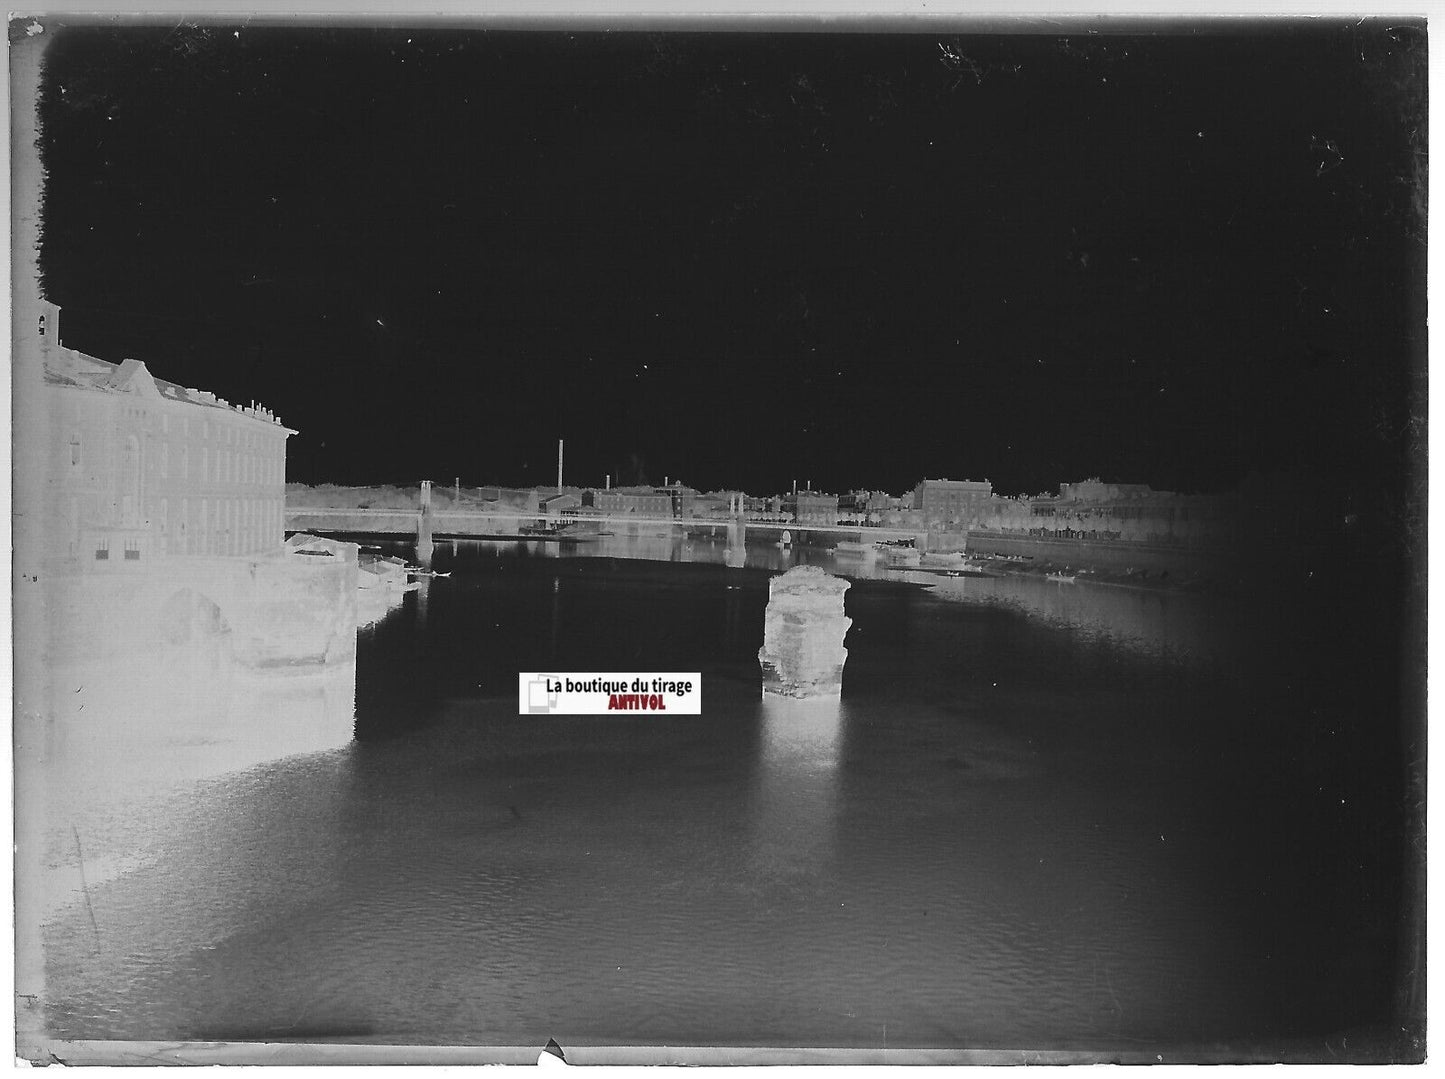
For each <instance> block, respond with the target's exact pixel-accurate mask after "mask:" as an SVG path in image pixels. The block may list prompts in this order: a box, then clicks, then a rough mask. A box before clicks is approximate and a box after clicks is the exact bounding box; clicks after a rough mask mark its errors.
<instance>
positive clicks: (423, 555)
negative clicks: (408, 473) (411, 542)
mask: <svg viewBox="0 0 1445 1079" xmlns="http://www.w3.org/2000/svg"><path fill="white" fill-rule="evenodd" d="M431 532H432V519H431V480H422V481H421V510H420V511H419V512H418V513H417V515H416V557H417V561H418V562H420V563H421V564H422V565H423V566H428V567H430V566H431V560H432V555H433V554H435V553H436V545H435V544H434V543H432V538H431Z"/></svg>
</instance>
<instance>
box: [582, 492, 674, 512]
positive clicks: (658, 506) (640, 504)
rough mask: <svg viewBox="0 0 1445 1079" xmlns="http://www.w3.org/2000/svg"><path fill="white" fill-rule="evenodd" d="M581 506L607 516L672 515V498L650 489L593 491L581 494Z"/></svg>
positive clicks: (667, 494) (665, 493) (669, 495)
mask: <svg viewBox="0 0 1445 1079" xmlns="http://www.w3.org/2000/svg"><path fill="white" fill-rule="evenodd" d="M589 496H590V498H591V501H590V502H589V501H588V498H589ZM582 504H583V505H584V506H588V505H590V506H593V507H595V508H597V509H599V510H601V511H602V512H603V513H608V514H612V513H616V514H632V515H633V516H637V517H671V516H672V515H673V509H672V506H673V496H672V495H671V494H669V493H667V492H666V491H658V490H656V489H655V488H652V487H611V488H607V489H606V490H601V491H598V490H595V489H594V490H591V491H587V492H584V493H583V497H582Z"/></svg>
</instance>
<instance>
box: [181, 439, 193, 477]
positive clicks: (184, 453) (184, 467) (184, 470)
mask: <svg viewBox="0 0 1445 1079" xmlns="http://www.w3.org/2000/svg"><path fill="white" fill-rule="evenodd" d="M190 473H191V454H190V450H189V449H188V448H187V447H185V446H182V447H181V479H183V480H184V479H188V478H189V477H190Z"/></svg>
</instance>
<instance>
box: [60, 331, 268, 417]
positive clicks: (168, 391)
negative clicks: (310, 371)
mask: <svg viewBox="0 0 1445 1079" xmlns="http://www.w3.org/2000/svg"><path fill="white" fill-rule="evenodd" d="M45 382H46V384H47V385H51V386H68V387H72V388H75V389H82V390H92V391H96V392H99V393H125V394H132V395H135V396H138V397H143V398H149V399H150V400H155V401H173V402H175V403H177V404H183V405H194V406H195V407H197V408H205V409H216V410H220V411H223V412H226V413H227V414H229V415H233V416H234V415H240V416H243V417H245V418H247V419H251V420H256V421H258V422H261V423H265V424H268V425H271V426H275V427H280V428H281V429H282V430H283V431H285V432H286V433H288V434H292V435H294V434H296V431H295V430H293V429H292V428H290V427H287V426H286V425H285V424H283V423H282V422H281V421H280V420H279V419H277V418H276V417H275V416H274V415H273V414H272V413H271V412H270V411H269V410H267V409H265V408H262V407H260V406H257V405H254V404H253V405H251V406H250V407H245V406H242V405H233V404H231V403H230V402H229V401H227V400H225V399H224V398H220V397H217V396H216V395H215V394H214V393H209V392H207V391H205V390H193V389H191V388H189V387H187V386H181V385H178V384H177V383H174V382H167V381H166V380H164V379H160V378H156V377H155V376H154V375H152V374H151V373H150V371H149V370H148V369H147V368H146V365H145V364H144V363H142V362H141V361H140V360H126V361H124V362H123V363H118V364H116V363H111V362H110V361H109V360H102V359H98V358H96V357H95V356H88V355H86V354H85V353H84V352H80V351H78V350H77V349H73V348H65V347H64V346H61V345H55V346H51V347H50V348H47V349H46V350H45Z"/></svg>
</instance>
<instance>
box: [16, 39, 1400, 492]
mask: <svg viewBox="0 0 1445 1079" xmlns="http://www.w3.org/2000/svg"><path fill="white" fill-rule="evenodd" d="M1232 26H1233V29H1232V30H1230V31H1229V32H1225V30H1224V26H1223V24H1207V23H1194V24H1157V25H1154V26H1153V27H1149V28H1147V31H1148V32H1144V31H1141V30H1140V29H1139V28H1137V27H1136V28H1135V32H1133V33H1131V34H1120V35H1090V34H1088V33H1086V32H1084V31H1083V29H1082V25H1075V26H1072V27H1071V26H1069V25H1067V24H1065V25H1063V27H1062V29H1061V30H1057V31H1055V32H1051V33H1048V34H1043V33H1035V34H1017V35H1000V34H978V33H970V32H969V29H970V28H969V27H968V26H967V25H965V24H960V25H959V26H958V27H957V29H958V30H959V32H958V33H957V34H953V33H948V34H942V33H939V32H938V30H937V29H936V28H935V29H934V30H933V32H930V33H928V34H918V33H876V32H875V33H852V34H848V33H843V34H827V35H823V34H817V33H711V34H702V33H676V32H663V33H643V32H619V33H611V34H604V33H597V32H590V33H582V32H579V33H575V34H569V33H561V32H522V31H497V30H492V31H480V30H467V29H455V28H449V29H441V28H438V27H435V26H433V27H430V28H426V27H423V28H418V29H411V30H408V29H404V28H403V29H397V28H395V27H389V28H385V29H375V28H364V27H356V26H352V27H336V26H332V27H329V28H328V27H320V28H314V29H305V28H295V27H291V28H285V29H281V28H270V29H268V28H258V27H255V26H245V27H241V26H221V25H219V24H213V25H207V26H203V27H182V28H176V27H144V26H130V27H117V26H114V25H111V26H107V27H103V28H99V27H97V28H86V27H71V28H68V29H64V30H61V31H60V32H59V33H58V34H57V36H56V40H55V42H54V43H53V45H52V46H51V51H50V53H49V54H48V60H47V76H46V82H45V87H44V93H43V101H42V108H43V113H42V119H43V124H44V134H43V140H42V148H43V153H44V156H45V162H46V165H47V168H48V170H49V179H48V187H47V192H46V202H45V225H44V229H45V231H44V244H43V248H42V253H41V263H42V272H43V275H44V283H45V290H46V293H47V296H48V298H49V299H51V300H52V301H54V302H56V303H59V304H60V305H62V307H63V308H64V309H65V320H64V336H65V341H66V343H67V344H69V345H72V346H73V347H77V348H81V349H84V350H86V351H89V352H91V353H93V354H96V355H99V356H102V357H104V358H106V359H111V360H115V361H119V360H120V359H122V358H124V357H126V356H135V357H137V358H139V359H143V360H145V361H146V362H147V364H148V365H149V366H150V367H151V369H152V371H154V372H155V373H156V374H157V375H159V376H161V377H165V378H169V379H172V380H174V381H177V382H182V383H186V384H188V385H198V386H200V387H202V388H206V389H212V390H214V391H216V392H218V393H220V394H222V395H223V396H226V397H229V398H230V399H232V400H233V401H242V402H246V401H250V400H252V399H253V398H254V399H258V400H260V401H262V402H264V403H265V404H267V405H268V406H270V407H271V408H273V409H275V410H276V411H277V412H278V413H279V414H280V415H281V417H282V418H283V419H284V420H285V421H286V422H287V423H288V424H289V425H290V426H293V427H297V428H299V429H300V431H301V434H300V435H299V436H298V437H296V438H294V439H292V441H291V447H290V469H289V471H290V475H291V478H293V479H299V480H303V481H307V482H322V481H332V482H340V483H363V482H373V481H375V482H411V481H413V480H416V479H418V478H421V477H424V476H426V477H431V478H433V479H436V480H439V481H442V482H447V483H450V482H451V480H452V478H453V477H454V476H456V475H458V474H460V475H461V477H462V480H463V482H464V483H483V482H486V483H497V482H500V483H519V484H520V483H527V484H531V483H543V482H550V480H551V478H552V476H553V474H554V472H555V456H556V440H557V438H559V437H565V438H566V439H567V445H568V453H567V462H568V468H567V478H568V480H569V482H575V483H599V484H600V483H601V482H602V479H603V476H604V474H606V473H609V472H610V473H611V474H612V475H613V479H614V482H618V481H619V480H634V479H639V478H643V479H646V480H648V481H651V482H661V480H662V479H663V477H664V475H668V476H672V477H681V478H683V479H684V480H686V481H688V482H690V483H692V484H693V485H695V486H699V487H703V488H711V487H717V486H723V485H742V486H745V487H746V488H748V489H749V490H752V491H755V492H757V493H767V492H770V491H777V490H782V489H784V488H785V487H787V486H788V484H789V483H790V482H791V480H792V479H794V478H797V479H799V480H800V481H802V480H805V479H811V480H812V482H813V485H814V487H822V488H826V489H831V490H839V489H849V488H853V487H860V486H866V487H873V488H878V487H882V488H885V489H888V490H891V491H894V492H898V491H901V490H903V489H906V488H907V487H910V486H912V485H913V484H914V483H915V482H916V481H917V480H918V479H920V478H921V477H923V476H925V475H929V476H950V477H953V478H964V477H970V478H975V479H979V478H984V477H987V478H989V479H991V480H992V481H993V482H994V484H995V486H996V488H998V489H1001V490H1003V491H1005V492H1016V491H1023V490H1028V491H1037V490H1041V489H1044V488H1053V487H1055V486H1056V485H1057V484H1058V483H1059V482H1060V481H1067V480H1072V479H1080V478H1083V477H1085V476H1089V475H1096V474H1097V475H1103V476H1104V477H1105V478H1112V479H1120V480H1129V481H1137V482H1146V483H1151V484H1153V485H1155V486H1156V487H1165V488H1172V489H1181V490H1217V489H1221V488H1225V487H1229V486H1231V485H1233V484H1234V483H1236V482H1237V481H1238V480H1239V479H1240V478H1241V477H1242V476H1244V475H1246V474H1247V473H1249V472H1250V471H1252V470H1257V471H1274V470H1294V471H1296V472H1299V473H1305V472H1307V473H1311V474H1314V475H1317V476H1318V475H1323V476H1329V477H1337V478H1338V482H1339V483H1341V484H1345V485H1354V486H1369V485H1371V484H1378V483H1380V482H1395V481H1396V479H1397V478H1398V477H1399V476H1400V475H1401V474H1402V472H1403V470H1404V468H1405V463H1406V460H1407V453H1408V450H1409V447H1410V445H1411V441H1410V440H1411V438H1412V437H1414V435H1420V434H1421V432H1419V431H1418V430H1416V431H1415V432H1414V435H1412V428H1411V427H1410V424H1409V416H1410V406H1409V401H1408V394H1409V392H1410V389H1411V385H1412V382H1413V383H1416V384H1418V385H1419V386H1421V387H1422V386H1423V379H1424V347H1425V337H1424V257H1425V245H1424V216H1423V207H1424V200H1425V192H1424V177H1425V156H1424V155H1425V151H1426V148H1427V147H1426V141H1425V130H1426V118H1425V108H1426V106H1425V65H1426V50H1425V35H1424V31H1423V27H1422V26H1421V25H1420V24H1419V23H1418V22H1414V23H1412V22H1410V21H1409V20H1392V21H1388V22H1386V21H1371V20H1366V21H1364V22H1363V23H1358V22H1357V21H1353V20H1352V21H1351V22H1349V23H1345V22H1332V21H1328V20H1316V21H1314V22H1313V23H1311V24H1309V25H1305V24H1302V23H1285V22H1280V23H1274V24H1268V25H1266V24H1263V23H1234V24H1232ZM949 29H954V28H953V27H949ZM1417 405H1418V406H1419V407H1420V408H1423V403H1422V402H1417Z"/></svg>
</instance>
